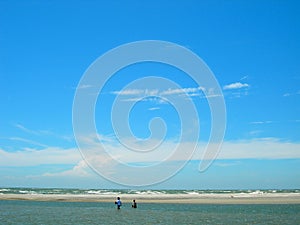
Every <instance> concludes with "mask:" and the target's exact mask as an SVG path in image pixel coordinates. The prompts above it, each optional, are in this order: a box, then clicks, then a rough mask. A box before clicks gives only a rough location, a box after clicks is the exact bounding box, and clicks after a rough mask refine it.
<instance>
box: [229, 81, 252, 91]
mask: <svg viewBox="0 0 300 225" xmlns="http://www.w3.org/2000/svg"><path fill="white" fill-rule="evenodd" d="M249 86H250V85H249V84H247V83H241V82H235V83H231V84H228V85H225V86H224V87H223V89H224V90H232V89H241V88H247V87H249Z"/></svg>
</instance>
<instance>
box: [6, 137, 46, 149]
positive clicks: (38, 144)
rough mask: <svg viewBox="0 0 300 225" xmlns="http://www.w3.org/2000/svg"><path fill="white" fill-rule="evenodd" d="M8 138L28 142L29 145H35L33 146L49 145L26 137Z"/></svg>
mask: <svg viewBox="0 0 300 225" xmlns="http://www.w3.org/2000/svg"><path fill="white" fill-rule="evenodd" d="M8 139H9V140H12V141H20V142H24V143H27V144H30V145H35V146H40V147H49V146H48V145H45V144H42V143H40V142H37V141H32V140H29V139H26V138H21V137H10V138H8Z"/></svg>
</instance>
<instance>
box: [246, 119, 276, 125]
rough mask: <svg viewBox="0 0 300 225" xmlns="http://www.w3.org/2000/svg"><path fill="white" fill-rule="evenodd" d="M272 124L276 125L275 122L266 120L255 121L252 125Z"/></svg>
mask: <svg viewBox="0 0 300 225" xmlns="http://www.w3.org/2000/svg"><path fill="white" fill-rule="evenodd" d="M270 123H275V121H271V120H264V121H254V122H250V124H270Z"/></svg>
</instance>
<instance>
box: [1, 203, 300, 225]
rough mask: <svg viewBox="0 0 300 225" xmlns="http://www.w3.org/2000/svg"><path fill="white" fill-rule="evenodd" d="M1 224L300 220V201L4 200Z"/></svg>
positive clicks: (254, 222)
mask: <svg viewBox="0 0 300 225" xmlns="http://www.w3.org/2000/svg"><path fill="white" fill-rule="evenodd" d="M0 224H1V225H2V224H3V225H4V224H5V225H6V224H7V225H9V224H20V225H21V224H22V225H27V224H28V225H29V224H30V225H32V224H45V225H48V224H49V225H50V224H53V225H54V224H55V225H59V224H64V225H69V224H70V225H71V224H81V225H83V224H139V225H141V224H164V225H168V224H172V225H173V224H212V225H213V224H297V225H299V224H300V205H299V204H295V205H293V204H283V205H214V204H161V203H159V204H158V203H155V204H150V203H144V204H138V208H137V209H132V208H131V205H130V204H129V203H127V204H126V203H125V204H123V206H122V209H121V210H117V209H116V208H115V205H114V204H113V203H98V202H37V201H7V200H2V201H0Z"/></svg>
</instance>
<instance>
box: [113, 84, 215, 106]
mask: <svg viewBox="0 0 300 225" xmlns="http://www.w3.org/2000/svg"><path fill="white" fill-rule="evenodd" d="M204 93H205V94H204ZM111 94H114V95H119V96H124V98H123V99H122V101H129V102H133V101H134V102H137V101H153V100H155V101H156V102H157V103H160V104H164V103H166V99H167V98H168V96H176V95H178V96H183V95H185V96H188V97H196V96H200V97H201V98H210V97H217V96H220V95H218V94H216V93H215V91H214V90H213V89H209V90H205V88H204V87H187V88H173V89H171V88H170V89H167V90H158V89H125V90H121V91H113V92H111Z"/></svg>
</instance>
